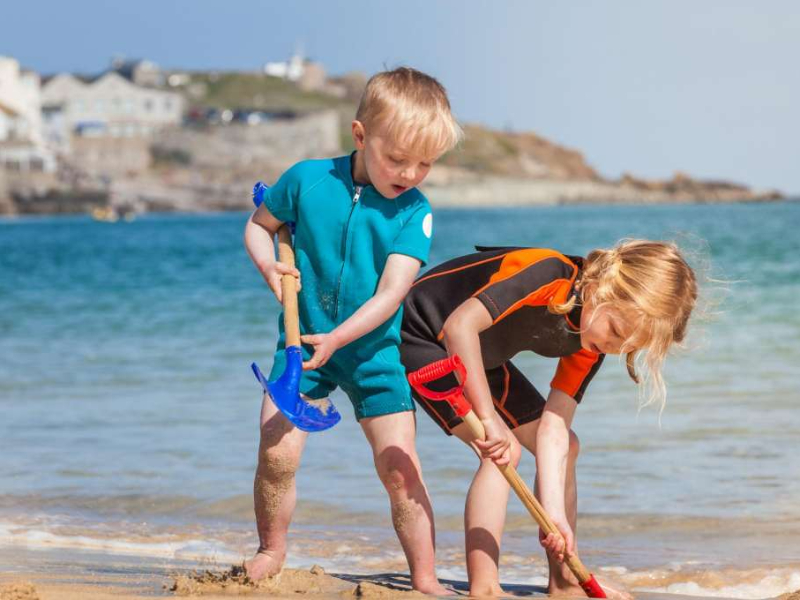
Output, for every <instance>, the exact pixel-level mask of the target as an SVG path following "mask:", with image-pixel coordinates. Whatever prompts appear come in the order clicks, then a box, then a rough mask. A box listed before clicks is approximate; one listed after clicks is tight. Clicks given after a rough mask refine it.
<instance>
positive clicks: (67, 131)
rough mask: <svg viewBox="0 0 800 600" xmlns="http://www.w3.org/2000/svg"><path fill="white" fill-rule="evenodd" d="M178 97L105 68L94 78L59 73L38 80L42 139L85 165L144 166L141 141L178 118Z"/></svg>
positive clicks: (105, 169)
mask: <svg viewBox="0 0 800 600" xmlns="http://www.w3.org/2000/svg"><path fill="white" fill-rule="evenodd" d="M183 110H184V102H183V97H182V96H181V95H180V94H177V93H175V92H170V91H165V90H160V89H155V88H151V87H145V86H142V85H137V84H136V83H134V82H133V81H131V80H129V79H127V78H126V77H124V76H123V75H121V74H120V73H119V72H117V71H114V70H110V71H106V72H105V73H103V74H101V75H99V76H98V77H95V78H84V77H80V76H77V75H71V74H68V73H62V74H59V75H56V76H54V77H51V78H49V79H47V80H46V81H45V83H44V85H43V86H42V114H43V117H44V125H43V129H44V135H45V138H46V139H47V141H48V142H49V143H50V144H52V145H53V146H54V147H57V148H58V149H59V151H60V152H61V153H62V154H64V155H69V156H70V158H71V159H73V161H75V162H76V163H78V164H80V165H81V166H82V167H85V168H87V169H88V170H89V171H93V172H98V173H104V174H114V173H115V172H119V171H120V170H123V171H139V170H142V169H145V168H147V166H148V164H149V161H150V156H149V147H148V143H147V141H148V140H149V139H150V138H151V137H152V135H153V134H154V133H155V132H157V131H160V130H162V129H165V128H169V127H177V126H178V125H180V123H181V121H182V118H183Z"/></svg>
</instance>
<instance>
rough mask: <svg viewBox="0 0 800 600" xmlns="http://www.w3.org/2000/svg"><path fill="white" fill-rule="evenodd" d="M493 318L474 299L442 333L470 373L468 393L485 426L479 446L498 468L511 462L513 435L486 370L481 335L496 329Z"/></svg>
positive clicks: (476, 412) (454, 313) (447, 322)
mask: <svg viewBox="0 0 800 600" xmlns="http://www.w3.org/2000/svg"><path fill="white" fill-rule="evenodd" d="M492 323H493V319H492V315H491V314H490V313H489V311H488V310H487V309H486V307H485V306H484V305H483V303H482V302H481V301H480V300H478V299H477V298H470V299H469V300H467V301H466V302H464V303H463V304H461V306H459V307H458V308H457V309H456V310H454V311H453V312H452V313H451V314H450V316H449V317H448V318H447V320H446V321H445V323H444V327H443V328H442V333H443V334H444V343H445V346H447V351H448V353H449V354H450V355H451V356H452V355H454V354H458V356H459V357H460V358H461V360H462V362H463V363H464V366H465V367H466V370H467V381H466V385H465V386H464V392H465V394H466V396H467V398H468V399H469V401H470V403H471V404H472V410H474V411H475V414H476V415H477V416H478V418H479V419H480V420H481V422H482V423H483V426H484V429H485V430H486V439H485V441H483V442H480V441H478V442H475V444H476V446H478V448H479V449H480V450H481V451H482V452H483V455H484V456H485V457H487V458H491V459H492V460H494V461H495V462H496V463H497V464H500V465H502V464H507V463H508V462H509V453H508V448H509V446H510V445H511V435H512V434H511V432H510V431H509V429H508V427H507V426H506V425H505V423H503V421H502V419H500V417H499V415H498V414H497V411H495V409H494V403H493V402H492V394H491V391H490V390H489V382H488V381H487V380H486V372H485V371H484V369H483V355H482V353H481V341H480V333H481V331H484V330H485V329H488V328H489V327H491V326H492Z"/></svg>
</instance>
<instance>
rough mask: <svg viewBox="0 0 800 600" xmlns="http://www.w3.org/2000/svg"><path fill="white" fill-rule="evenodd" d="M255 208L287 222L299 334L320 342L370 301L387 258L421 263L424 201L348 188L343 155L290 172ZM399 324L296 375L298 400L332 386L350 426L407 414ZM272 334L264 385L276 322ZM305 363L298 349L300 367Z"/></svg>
mask: <svg viewBox="0 0 800 600" xmlns="http://www.w3.org/2000/svg"><path fill="white" fill-rule="evenodd" d="M264 205H265V206H266V207H267V209H268V210H269V211H270V213H272V215H273V216H275V218H276V219H278V220H279V221H293V222H294V223H295V238H294V246H295V260H296V264H297V268H298V269H299V270H300V274H301V277H302V282H303V289H302V290H301V292H300V295H299V298H298V304H299V310H300V332H301V333H302V334H314V333H329V332H330V331H332V330H333V329H334V328H335V327H336V326H337V325H339V324H340V323H342V322H343V321H345V320H346V319H347V318H348V317H350V315H352V314H353V313H354V312H355V311H356V310H358V309H359V308H360V307H361V306H362V305H363V304H364V303H365V302H367V301H368V300H369V299H370V298H372V296H374V295H375V292H376V290H377V288H378V282H379V280H380V277H381V275H382V273H383V269H384V267H385V266H386V260H387V259H388V257H389V255H390V254H405V255H408V256H412V257H414V258H416V259H417V260H419V261H420V262H421V263H422V264H423V265H424V264H425V263H426V262H427V260H428V251H429V249H430V242H431V230H432V216H431V209H430V205H429V204H428V201H427V199H426V198H425V196H423V195H422V193H421V192H419V190H417V189H415V188H414V189H410V190H408V191H406V192H405V193H403V194H401V195H400V196H398V197H397V198H395V199H394V200H390V199H387V198H384V197H383V196H382V195H381V194H380V193H379V192H378V191H377V190H376V189H375V188H374V187H373V186H371V185H361V184H358V183H356V182H354V181H353V177H352V155H351V156H343V157H339V158H334V159H323V160H307V161H303V162H300V163H298V164H296V165H294V166H293V167H292V168H290V169H289V170H288V171H286V173H284V174H283V175H282V176H281V178H280V179H279V180H278V182H277V183H276V184H275V185H274V186H272V187H271V188H269V190H267V192H265V194H264ZM401 322H402V308H401V309H400V310H398V311H397V313H395V314H394V315H393V316H392V317H390V318H389V319H388V320H387V321H386V322H385V323H383V324H381V325H380V326H378V327H377V328H376V329H374V330H373V331H371V332H370V333H368V334H366V335H365V336H363V337H361V338H359V339H357V340H355V341H354V342H352V343H350V344H348V345H347V346H345V347H343V348H341V349H339V350H338V351H337V352H335V353H334V355H333V356H332V357H331V359H330V360H329V361H328V362H327V363H326V364H325V365H323V366H322V367H321V368H320V369H317V370H316V371H304V372H303V378H302V381H301V384H300V391H301V392H302V393H303V394H305V395H306V396H308V397H310V398H315V399H317V398H324V397H325V396H327V395H328V394H330V393H331V392H332V391H333V390H334V389H335V388H336V387H337V386H339V387H341V388H342V390H343V391H344V392H345V393H346V394H347V395H348V397H349V398H350V401H351V402H352V403H353V407H354V408H355V413H356V418H358V419H362V418H364V417H373V416H378V415H384V414H390V413H395V412H402V411H406V410H414V403H413V401H412V399H411V392H410V390H409V387H408V383H407V382H406V378H405V369H404V368H403V365H402V363H401V362H400V352H399V345H400V326H401ZM279 328H280V339H279V340H278V350H279V351H278V352H276V354H275V362H274V364H273V367H272V372H271V374H270V377H269V378H270V380H273V379H275V378H276V377H278V376H279V375H280V374H281V373H282V372H283V370H284V366H285V363H284V353H283V352H281V351H280V350H283V348H284V347H285V341H284V332H283V316H282V315H281V319H280V325H279ZM309 358H310V352H309V348H307V347H303V360H308V359H309Z"/></svg>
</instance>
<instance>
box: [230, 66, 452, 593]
mask: <svg viewBox="0 0 800 600" xmlns="http://www.w3.org/2000/svg"><path fill="white" fill-rule="evenodd" d="M352 133H353V141H354V143H355V147H356V151H355V152H354V153H353V154H352V155H350V156H344V157H340V158H335V159H326V160H309V161H303V162H301V163H298V164H297V165H295V166H293V167H292V168H291V169H289V170H288V171H287V172H286V173H284V174H283V176H281V178H280V179H279V180H278V182H277V183H276V184H275V185H274V186H273V187H272V188H269V189H268V190H267V191H266V192H265V193H264V198H263V203H262V204H261V206H259V208H258V209H257V210H256V211H255V212H254V213H253V215H252V216H251V218H250V219H249V221H248V223H247V226H246V228H245V247H246V248H247V251H248V253H249V254H250V257H251V259H252V260H253V262H254V263H255V265H256V266H257V267H258V269H259V271H260V272H261V274H262V275H263V277H264V279H265V280H266V281H267V283H268V284H269V286H270V288H272V291H273V293H274V294H275V296H276V297H277V298H278V300H279V301H280V300H281V291H280V278H281V276H282V275H283V274H284V273H291V274H293V275H294V276H295V277H298V278H300V277H301V274H302V284H303V289H302V293H301V294H300V295H299V299H298V303H299V312H300V330H301V333H302V334H304V335H303V336H302V337H301V339H302V341H303V343H304V344H305V345H306V347H305V348H304V349H303V353H304V363H303V369H304V372H303V378H302V381H301V384H300V392H301V393H302V394H303V396H304V398H306V399H324V398H326V397H327V396H328V395H329V394H330V393H331V392H332V391H333V390H334V389H335V388H336V387H337V386H339V387H341V388H342V390H344V392H345V393H346V394H347V395H348V397H349V398H350V400H351V402H352V403H353V407H354V409H355V414H356V418H357V419H358V421H359V423H360V425H361V427H362V429H363V430H364V433H365V434H366V436H367V440H368V441H369V443H370V445H371V447H372V451H373V458H374V462H375V467H376V470H377V472H378V476H379V477H380V479H381V481H382V482H383V484H384V486H385V488H386V490H387V492H388V494H389V500H390V503H391V509H392V523H393V524H394V528H395V531H396V532H397V536H398V538H399V540H400V543H401V545H402V547H403V551H404V552H405V555H406V559H407V560H408V565H409V569H410V572H411V583H412V585H413V587H414V589H416V590H418V591H421V592H425V593H429V594H437V595H439V594H446V593H447V590H446V589H445V588H443V587H442V586H441V585H440V584H439V582H438V580H437V578H436V573H435V570H434V526H433V511H432V509H431V504H430V499H429V497H428V493H427V490H426V489H425V484H424V483H423V481H422V475H421V470H420V465H419V459H418V457H417V453H416V450H415V446H414V435H415V421H414V413H413V410H414V404H413V401H412V399H411V393H410V390H409V388H408V384H407V382H406V378H405V369H404V368H403V366H402V364H401V363H400V353H399V344H400V323H401V318H402V316H401V311H400V306H401V304H402V301H403V299H404V298H405V296H406V293H407V292H408V290H409V288H410V287H411V284H412V283H413V281H414V279H415V277H416V275H417V273H418V272H419V269H420V267H421V266H422V265H423V264H425V262H426V261H427V258H428V250H429V248H430V239H431V234H432V216H431V212H430V206H429V205H428V202H427V200H426V199H425V197H424V196H423V195H422V194H421V193H420V192H419V191H418V190H417V189H416V186H417V185H419V184H420V183H421V182H422V180H423V179H425V177H426V176H427V174H428V172H429V170H430V168H431V166H432V164H433V163H434V162H435V161H436V160H437V159H438V158H439V157H440V156H441V155H442V154H444V153H445V152H447V151H448V150H450V149H451V148H452V147H453V146H455V144H456V143H457V142H458V140H459V138H460V135H461V130H460V128H459V126H458V124H457V123H456V121H455V120H454V118H453V116H452V114H451V112H450V104H449V101H448V99H447V94H446V92H445V90H444V88H443V87H442V86H441V85H440V84H439V82H437V81H436V80H435V79H434V78H432V77H430V76H428V75H425V74H423V73H420V72H419V71H416V70H414V69H410V68H399V69H395V70H393V71H388V72H384V73H379V74H377V75H375V76H374V77H372V78H371V79H370V80H369V82H368V83H367V87H366V89H365V91H364V95H363V97H362V99H361V103H360V105H359V107H358V111H357V113H356V119H355V120H354V121H353V124H352ZM285 221H292V222H294V223H295V224H296V231H295V238H294V244H295V254H296V260H297V267H298V269H295V270H290V269H289V268H288V267H287V266H286V265H283V264H281V263H279V262H276V260H275V250H274V245H273V238H274V236H275V234H276V232H277V230H278V228H279V227H280V226H281V224H282V223H283V222H285ZM284 344H285V342H284V335H283V329H282V326H281V336H280V339H279V340H278V348H277V352H276V355H275V362H274V365H273V368H272V373H271V375H270V377H269V379H270V380H272V379H275V378H276V377H277V376H279V375H280V374H281V373H282V372H283V368H284V364H283V361H282V360H281V359H282V358H283V352H281V350H283V348H284ZM309 348H311V349H313V354H311V353H309V351H308V349H309ZM307 436H308V434H307V433H305V432H303V431H301V430H299V429H297V428H295V427H294V426H293V425H292V424H291V423H290V422H289V421H288V420H287V419H286V418H285V417H284V416H283V415H282V414H281V413H280V412H279V411H278V410H277V409H276V408H275V406H274V405H273V404H272V402H271V401H270V400H269V399H268V398H267V397H265V399H264V402H263V405H262V409H261V442H260V448H259V453H258V467H257V470H256V476H255V483H254V498H255V511H256V524H257V527H258V535H259V541H260V546H259V549H258V551H257V553H256V555H255V556H254V557H253V558H252V559H251V560H249V561H247V563H245V568H246V570H247V573H248V575H249V576H250V577H251V578H252V579H260V578H262V577H265V576H269V575H273V574H275V573H277V572H278V571H280V569H281V566H282V564H283V561H284V559H285V555H286V534H287V531H288V529H289V523H290V521H291V517H292V513H293V510H294V505H295V477H294V475H295V472H296V470H297V467H298V465H299V462H300V456H301V454H302V451H303V447H304V445H305V441H306V438H307ZM398 450H399V451H398Z"/></svg>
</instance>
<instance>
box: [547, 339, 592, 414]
mask: <svg viewBox="0 0 800 600" xmlns="http://www.w3.org/2000/svg"><path fill="white" fill-rule="evenodd" d="M604 358H605V354H595V353H594V352H590V351H588V350H584V349H581V350H579V351H578V352H576V353H575V354H570V355H569V356H562V357H561V358H560V359H559V361H558V367H556V375H555V377H553V381H551V382H550V387H551V388H554V389H557V390H561V391H562V392H564V393H565V394H567V395H568V396H571V397H572V398H574V399H575V401H576V402H580V401H581V398H582V397H583V393H584V392H585V391H586V387H587V386H588V385H589V382H590V381H591V380H592V378H593V377H594V375H595V373H597V370H598V369H599V368H600V365H601V364H602V363H603V359H604Z"/></svg>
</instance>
